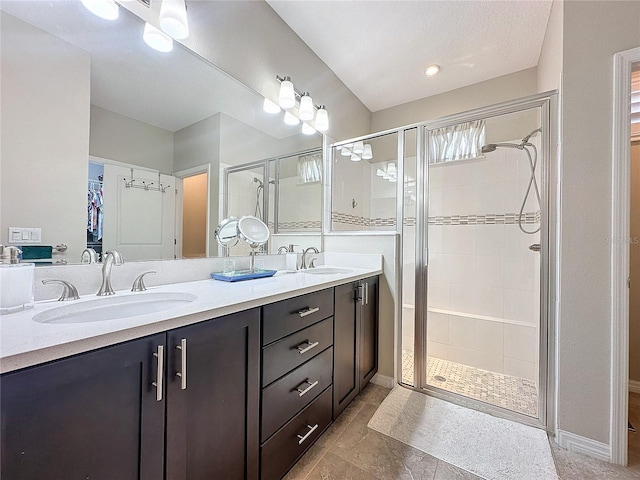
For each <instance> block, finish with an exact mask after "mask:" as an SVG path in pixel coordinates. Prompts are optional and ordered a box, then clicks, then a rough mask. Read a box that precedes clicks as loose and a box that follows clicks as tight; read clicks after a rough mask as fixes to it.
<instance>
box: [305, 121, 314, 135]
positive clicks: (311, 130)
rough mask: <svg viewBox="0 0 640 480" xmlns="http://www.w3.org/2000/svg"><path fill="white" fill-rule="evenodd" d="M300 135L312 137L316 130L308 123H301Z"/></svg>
mask: <svg viewBox="0 0 640 480" xmlns="http://www.w3.org/2000/svg"><path fill="white" fill-rule="evenodd" d="M302 133H303V134H305V135H313V134H314V133H316V129H315V128H313V127H312V126H311V125H309V124H308V123H306V122H302Z"/></svg>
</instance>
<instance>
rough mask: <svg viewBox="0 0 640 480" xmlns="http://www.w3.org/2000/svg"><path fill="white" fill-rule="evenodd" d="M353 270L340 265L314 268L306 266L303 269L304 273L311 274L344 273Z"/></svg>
mask: <svg viewBox="0 0 640 480" xmlns="http://www.w3.org/2000/svg"><path fill="white" fill-rule="evenodd" d="M352 272H353V270H349V269H348V268H340V267H326V266H323V267H316V268H308V269H306V270H304V273H310V274H312V275H337V274H345V273H352Z"/></svg>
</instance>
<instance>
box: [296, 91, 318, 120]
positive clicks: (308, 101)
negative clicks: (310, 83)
mask: <svg viewBox="0 0 640 480" xmlns="http://www.w3.org/2000/svg"><path fill="white" fill-rule="evenodd" d="M314 114H315V110H314V108H313V100H312V98H311V96H310V95H309V94H308V93H303V94H302V97H300V109H299V110H298V116H299V117H300V120H302V121H303V122H306V121H309V120H312V119H313V115H314Z"/></svg>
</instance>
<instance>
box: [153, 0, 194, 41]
mask: <svg viewBox="0 0 640 480" xmlns="http://www.w3.org/2000/svg"><path fill="white" fill-rule="evenodd" d="M160 27H162V30H164V32H165V33H166V34H168V35H170V36H172V37H173V38H177V39H178V40H182V39H183V38H187V37H188V36H189V22H188V21H187V6H186V4H185V0H162V4H161V5H160Z"/></svg>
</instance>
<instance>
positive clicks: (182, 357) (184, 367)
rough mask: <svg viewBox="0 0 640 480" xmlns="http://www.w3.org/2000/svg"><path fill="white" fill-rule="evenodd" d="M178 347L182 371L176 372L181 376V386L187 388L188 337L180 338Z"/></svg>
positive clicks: (183, 388) (177, 375)
mask: <svg viewBox="0 0 640 480" xmlns="http://www.w3.org/2000/svg"><path fill="white" fill-rule="evenodd" d="M176 348H177V349H178V350H180V353H181V355H180V371H179V372H177V373H176V377H180V388H181V389H182V390H186V389H187V339H186V338H183V339H181V340H180V345H176Z"/></svg>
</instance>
